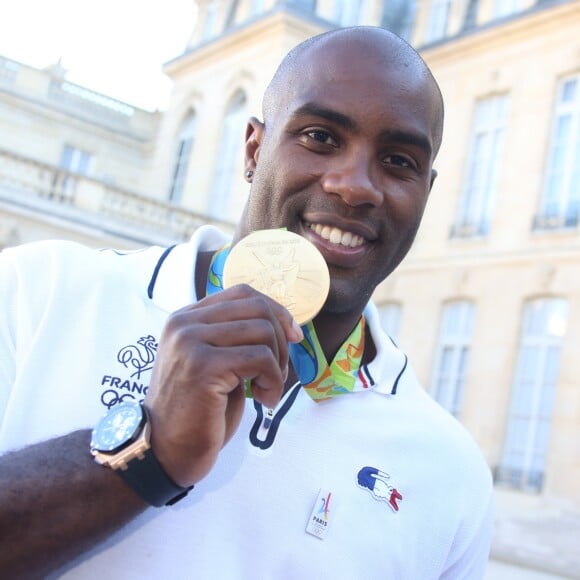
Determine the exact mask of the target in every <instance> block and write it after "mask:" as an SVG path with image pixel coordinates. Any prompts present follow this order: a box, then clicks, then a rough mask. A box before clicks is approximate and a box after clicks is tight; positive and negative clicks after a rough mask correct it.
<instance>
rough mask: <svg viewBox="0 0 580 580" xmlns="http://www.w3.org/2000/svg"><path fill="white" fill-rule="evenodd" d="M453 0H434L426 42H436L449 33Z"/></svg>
mask: <svg viewBox="0 0 580 580" xmlns="http://www.w3.org/2000/svg"><path fill="white" fill-rule="evenodd" d="M450 10H451V0H432V1H431V10H430V11H429V20H428V23H427V32H426V35H425V42H434V41H436V40H439V39H441V38H444V37H445V36H446V35H447V23H448V20H449V12H450Z"/></svg>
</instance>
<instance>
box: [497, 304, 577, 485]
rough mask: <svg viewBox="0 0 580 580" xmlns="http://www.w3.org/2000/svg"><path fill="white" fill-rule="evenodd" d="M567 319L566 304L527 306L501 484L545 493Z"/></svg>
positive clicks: (500, 478)
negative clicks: (546, 468) (545, 477)
mask: <svg viewBox="0 0 580 580" xmlns="http://www.w3.org/2000/svg"><path fill="white" fill-rule="evenodd" d="M567 316H568V305H567V302H566V301H565V300H562V299H538V300H534V301H532V302H528V303H527V304H526V306H525V309H524V315H523V321H522V333H521V336H520V347H519V354H518V361H517V365H516V374H515V378H514V383H513V388H512V402H511V405H510V411H509V417H508V428H507V435H506V440H505V443H504V452H503V457H502V464H501V467H500V469H499V470H498V474H499V475H498V480H499V481H500V482H503V483H509V484H511V485H514V486H516V487H522V488H523V487H525V488H530V489H535V490H538V491H539V490H540V488H541V485H542V482H543V480H544V470H545V463H546V454H547V451H548V443H549V435H550V427H551V422H552V412H553V406H554V397H555V392H556V384H557V377H558V369H559V364H560V352H561V343H562V338H563V335H564V333H565V330H566V319H567ZM514 473H516V474H517V477H516V478H514Z"/></svg>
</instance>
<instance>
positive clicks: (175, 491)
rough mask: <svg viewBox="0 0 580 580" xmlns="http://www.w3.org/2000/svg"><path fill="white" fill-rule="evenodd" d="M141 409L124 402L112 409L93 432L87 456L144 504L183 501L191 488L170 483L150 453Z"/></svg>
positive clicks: (149, 430)
mask: <svg viewBox="0 0 580 580" xmlns="http://www.w3.org/2000/svg"><path fill="white" fill-rule="evenodd" d="M150 437H151V425H150V423H149V420H148V417H147V410H146V409H145V407H144V406H143V405H142V404H140V403H136V402H124V403H120V404H118V405H115V406H114V407H112V408H111V409H110V410H109V411H108V412H107V413H106V414H105V415H104V416H103V417H102V419H101V420H100V421H99V423H98V424H97V426H96V427H95V429H94V430H93V436H92V439H91V453H92V455H93V457H94V458H95V461H96V462H97V463H99V464H101V465H105V466H107V467H110V468H111V469H113V470H114V471H115V473H117V474H118V475H119V476H120V477H121V478H122V479H123V480H124V481H125V483H127V484H128V485H129V486H130V487H131V488H132V489H133V490H134V491H135V492H136V493H137V494H138V495H139V496H141V497H142V498H143V499H144V500H145V501H146V502H147V503H148V504H150V505H153V506H156V507H160V506H163V505H173V504H174V503H176V502H178V501H179V500H180V499H183V498H184V497H185V496H186V495H187V494H188V493H189V491H190V490H191V489H192V488H193V486H191V487H181V486H179V485H177V484H176V483H175V482H173V481H172V480H171V478H170V477H169V476H168V475H167V474H166V473H165V471H164V470H163V467H162V466H161V464H160V463H159V461H157V458H156V457H155V455H154V454H153V449H151V444H150V443H149V441H150Z"/></svg>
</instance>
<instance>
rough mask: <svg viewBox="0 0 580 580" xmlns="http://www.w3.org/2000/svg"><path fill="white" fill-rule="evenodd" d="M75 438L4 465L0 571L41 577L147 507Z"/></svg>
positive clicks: (14, 456)
mask: <svg viewBox="0 0 580 580" xmlns="http://www.w3.org/2000/svg"><path fill="white" fill-rule="evenodd" d="M89 441H90V432H89V431H76V432H74V433H71V434H69V435H66V436H64V437H60V438H58V439H52V440H49V441H46V442H43V443H39V444H37V445H33V446H30V447H26V448H24V449H22V450H19V451H15V452H11V453H7V454H6V455H3V456H1V457H0V538H1V541H0V570H1V571H2V574H1V575H2V577H3V578H29V577H30V578H33V577H42V576H43V575H45V574H46V573H48V572H49V571H51V570H54V569H57V568H58V567H60V566H62V565H63V564H65V563H66V562H68V561H69V560H71V559H73V558H75V557H76V556H77V555H79V554H81V553H82V552H84V551H86V550H88V549H90V548H91V547H93V546H95V545H96V544H98V543H99V542H101V541H102V540H104V539H105V538H107V537H108V536H109V535H110V534H111V533H112V532H114V531H115V530H117V529H119V528H120V527H122V526H123V525H124V524H125V523H127V522H128V521H130V520H131V519H133V518H134V517H135V516H136V515H138V514H139V513H140V512H142V511H143V510H144V509H145V508H146V507H147V506H146V504H145V503H144V502H143V501H142V500H141V499H140V498H139V497H137V496H136V495H135V494H134V492H133V491H132V490H130V489H129V488H128V487H127V486H126V485H125V484H124V483H123V481H122V480H121V478H119V477H118V476H117V475H115V474H114V473H113V472H112V471H111V470H109V469H107V468H104V467H101V466H99V465H96V464H95V463H94V461H93V460H92V458H91V456H90V453H89Z"/></svg>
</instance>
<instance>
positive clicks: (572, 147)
mask: <svg viewBox="0 0 580 580" xmlns="http://www.w3.org/2000/svg"><path fill="white" fill-rule="evenodd" d="M570 88H571V90H572V91H573V94H572V95H570V96H569V95H567V92H568V90H569V89H570ZM566 125H567V126H566ZM549 147H550V150H549V154H548V161H547V169H546V175H545V178H544V189H543V194H542V199H541V201H540V209H539V212H538V215H537V216H536V218H535V222H534V227H535V228H537V229H554V228H562V227H575V226H576V225H578V222H579V221H580V74H576V75H574V76H570V77H566V78H564V79H562V80H561V81H560V83H559V84H558V91H557V99H556V105H555V108H554V117H553V123H552V131H551V137H550V145H549Z"/></svg>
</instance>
